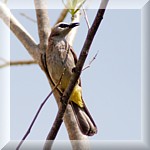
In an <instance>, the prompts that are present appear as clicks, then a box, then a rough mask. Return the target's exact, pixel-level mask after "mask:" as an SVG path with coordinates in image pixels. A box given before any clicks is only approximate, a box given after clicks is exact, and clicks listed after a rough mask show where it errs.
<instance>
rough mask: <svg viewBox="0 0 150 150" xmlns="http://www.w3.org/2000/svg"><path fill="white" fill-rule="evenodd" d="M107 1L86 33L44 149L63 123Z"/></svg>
mask: <svg viewBox="0 0 150 150" xmlns="http://www.w3.org/2000/svg"><path fill="white" fill-rule="evenodd" d="M108 1H109V0H102V2H101V4H100V7H99V10H98V12H97V15H96V17H95V19H94V22H93V24H92V26H91V28H90V29H89V31H88V34H87V37H86V41H85V42H84V45H83V48H82V51H81V53H80V56H79V60H78V62H77V64H76V68H75V72H74V73H73V74H72V77H71V79H70V81H69V85H68V87H67V89H66V90H65V91H64V93H63V96H62V97H61V99H62V101H63V102H64V103H63V104H61V105H60V108H59V110H58V113H57V116H56V119H55V121H54V123H53V126H52V128H51V130H50V133H49V135H48V139H50V140H52V141H50V142H49V145H48V144H47V145H48V146H49V147H45V149H48V148H51V147H52V144H53V140H55V138H56V136H57V133H58V131H59V129H60V126H61V124H62V121H63V117H64V114H65V111H66V108H67V104H68V101H69V97H70V95H71V93H72V91H73V89H74V86H75V84H76V83H77V81H78V79H79V76H80V74H81V71H82V68H83V65H84V62H85V60H86V57H87V55H88V52H89V49H90V46H91V44H92V41H93V39H94V36H95V34H96V32H97V29H98V27H99V25H100V23H101V21H102V19H103V15H104V12H105V9H106V6H107V3H108ZM80 148H81V147H80ZM82 149H84V148H82Z"/></svg>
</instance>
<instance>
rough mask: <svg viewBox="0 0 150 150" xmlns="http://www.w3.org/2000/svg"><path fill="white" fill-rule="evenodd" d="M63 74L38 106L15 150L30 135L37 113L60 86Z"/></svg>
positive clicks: (17, 149)
mask: <svg viewBox="0 0 150 150" xmlns="http://www.w3.org/2000/svg"><path fill="white" fill-rule="evenodd" d="M64 72H65V68H64ZM64 72H63V73H62V75H61V77H60V79H59V81H58V83H57V84H56V85H55V86H54V88H53V89H52V91H51V92H50V93H49V94H48V95H47V97H46V98H45V99H44V101H43V102H42V103H41V105H40V107H39V109H38V111H37V113H36V114H35V116H34V118H33V120H32V122H31V124H30V126H29V128H28V130H27V132H26V133H25V135H24V136H23V138H22V140H21V141H20V143H19V144H18V146H17V148H16V150H19V148H20V147H21V145H22V144H23V142H24V140H25V139H26V138H27V136H28V135H29V133H30V131H31V129H32V126H33V125H34V123H35V121H36V119H37V117H38V115H39V113H40V111H41V109H42V107H43V106H44V104H45V103H46V102H47V100H48V98H49V97H50V96H51V95H52V94H53V92H54V91H55V90H56V88H57V87H58V86H59V85H60V83H61V80H62V77H63V75H64Z"/></svg>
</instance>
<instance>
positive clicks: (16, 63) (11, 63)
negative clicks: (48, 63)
mask: <svg viewBox="0 0 150 150" xmlns="http://www.w3.org/2000/svg"><path fill="white" fill-rule="evenodd" d="M31 64H37V62H36V61H34V60H20V61H5V63H4V64H2V65H0V68H4V67H7V66H19V65H31Z"/></svg>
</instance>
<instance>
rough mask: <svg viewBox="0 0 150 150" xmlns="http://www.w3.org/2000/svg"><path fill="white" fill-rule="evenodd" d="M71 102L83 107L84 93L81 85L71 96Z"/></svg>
mask: <svg viewBox="0 0 150 150" xmlns="http://www.w3.org/2000/svg"><path fill="white" fill-rule="evenodd" d="M70 100H71V101H73V102H74V103H76V104H77V105H78V106H80V107H83V100H82V91H81V87H80V86H79V85H76V86H75V87H74V90H73V92H72V94H71V96H70Z"/></svg>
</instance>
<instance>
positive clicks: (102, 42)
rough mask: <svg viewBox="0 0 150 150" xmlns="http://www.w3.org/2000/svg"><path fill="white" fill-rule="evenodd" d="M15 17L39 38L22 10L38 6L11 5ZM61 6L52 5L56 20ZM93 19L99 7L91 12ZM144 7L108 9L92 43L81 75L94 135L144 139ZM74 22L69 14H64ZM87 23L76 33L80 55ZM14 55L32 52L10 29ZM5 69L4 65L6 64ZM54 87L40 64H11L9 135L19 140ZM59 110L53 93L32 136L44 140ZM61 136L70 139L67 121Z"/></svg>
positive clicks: (25, 56) (30, 13) (23, 57)
mask: <svg viewBox="0 0 150 150" xmlns="http://www.w3.org/2000/svg"><path fill="white" fill-rule="evenodd" d="M12 12H13V14H14V15H15V17H16V18H17V19H18V20H19V21H20V22H21V23H22V24H23V26H24V27H25V28H26V29H27V30H28V32H29V33H30V34H31V35H32V36H33V37H34V38H35V40H36V41H37V42H38V41H39V40H38V33H37V26H36V24H35V23H33V22H31V21H29V20H27V19H26V18H24V17H22V16H21V15H20V13H26V15H28V16H30V17H33V18H35V11H34V10H21V9H20V10H19V9H18V10H17V9H16V10H12ZM59 12H60V10H50V11H49V16H50V22H51V25H53V24H54V23H55V21H56V18H57V17H58V16H59ZM87 14H88V17H89V21H90V23H92V21H93V19H94V17H95V14H96V10H89V11H88V12H87ZM140 17H141V16H140V10H138V9H137V10H136V9H134V10H128V9H124V10H121V9H120V10H119V9H117V10H107V11H106V13H105V16H104V19H103V21H102V24H101V26H100V28H99V30H98V32H97V34H96V37H95V40H94V42H93V44H92V47H91V50H90V53H89V56H88V59H87V61H86V64H88V62H89V61H90V60H91V59H92V57H93V56H94V55H95V54H96V53H97V51H99V54H98V56H97V58H96V60H95V61H94V62H93V63H92V65H91V67H90V68H89V69H87V70H86V71H84V72H83V73H82V75H81V78H82V87H83V98H84V100H85V102H86V104H87V106H88V108H89V111H90V112H91V114H92V116H93V118H94V120H95V122H96V124H97V126H98V130H99V131H98V134H96V135H95V136H93V137H90V139H93V140H140V138H141V116H140V114H141V93H140V92H141V75H140V74H141V65H140V64H141V44H140V42H141V37H140V36H141V33H140V29H141V26H140V22H141V20H140V19H141V18H140ZM66 21H67V22H70V15H68V18H67V19H66ZM86 34H87V26H86V23H85V20H84V18H83V17H82V19H81V25H80V27H79V31H78V33H77V36H76V39H75V42H74V46H73V47H74V49H75V51H76V53H77V55H79V53H80V50H81V48H82V46H83V43H84V40H85V35H86ZM10 53H11V60H26V59H30V58H31V57H30V56H29V54H28V53H27V51H26V50H25V48H24V47H23V46H22V45H21V43H20V42H19V41H18V39H16V37H15V36H14V35H13V34H12V33H10ZM5 69H6V68H5ZM1 71H2V70H1ZM49 91H50V88H49V84H48V82H47V79H46V77H45V75H44V73H43V72H42V71H41V69H40V68H39V67H38V66H37V65H31V66H23V67H22V66H21V67H11V73H10V101H11V109H10V111H11V112H10V114H11V120H10V121H11V126H10V130H11V140H17V139H21V138H22V136H23V135H24V133H25V132H26V130H27V128H28V126H29V124H30V122H31V120H32V118H33V116H34V115H35V112H36V111H37V109H38V107H39V105H40V104H41V102H42V101H43V99H44V98H45V97H46V96H47V94H48V93H49ZM56 112H57V105H56V103H55V100H54V98H53V97H51V98H50V99H49V101H48V102H47V103H46V105H45V106H44V108H43V109H42V111H41V113H40V115H39V117H38V120H37V121H36V123H35V125H34V127H33V129H32V131H31V133H30V135H29V136H28V138H27V139H28V140H44V139H45V138H46V136H47V134H48V131H49V130H50V128H51V125H52V123H53V121H54V118H55V115H56ZM57 139H60V140H61V139H62V140H64V139H68V135H67V132H66V129H65V127H64V125H63V126H62V127H61V130H60V131H59V133H58V136H57Z"/></svg>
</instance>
